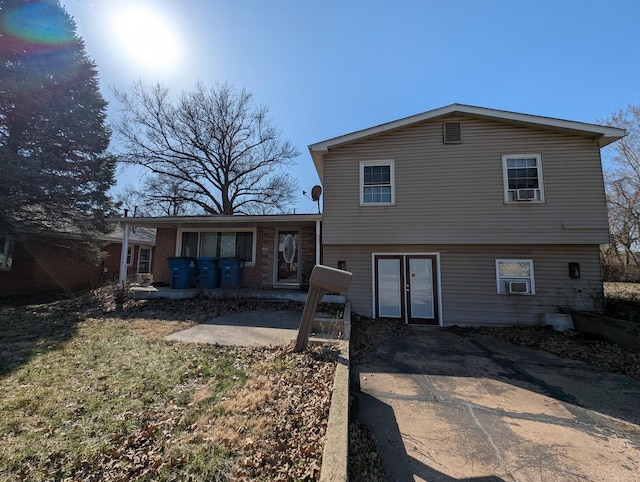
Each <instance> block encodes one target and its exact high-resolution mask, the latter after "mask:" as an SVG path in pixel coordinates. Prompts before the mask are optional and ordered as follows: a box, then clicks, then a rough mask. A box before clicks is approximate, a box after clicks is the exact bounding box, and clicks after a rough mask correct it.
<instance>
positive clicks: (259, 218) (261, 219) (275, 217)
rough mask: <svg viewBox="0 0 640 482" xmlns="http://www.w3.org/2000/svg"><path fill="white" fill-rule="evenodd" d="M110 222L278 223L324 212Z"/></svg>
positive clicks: (315, 217) (318, 218) (154, 224)
mask: <svg viewBox="0 0 640 482" xmlns="http://www.w3.org/2000/svg"><path fill="white" fill-rule="evenodd" d="M106 221H107V222H109V223H120V224H130V225H132V226H148V227H163V226H174V225H183V224H211V225H216V224H218V225H219V224H272V223H273V224H278V223H295V222H315V221H322V214H271V215H253V216H252V215H249V216H244V215H237V216H166V217H155V218H154V217H149V218H143V217H140V218H133V217H126V218H124V217H123V218H107V219H106Z"/></svg>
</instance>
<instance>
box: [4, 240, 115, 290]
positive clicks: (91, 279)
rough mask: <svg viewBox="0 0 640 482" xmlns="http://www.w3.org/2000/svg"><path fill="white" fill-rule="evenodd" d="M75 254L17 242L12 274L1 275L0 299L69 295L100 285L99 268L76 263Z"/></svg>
mask: <svg viewBox="0 0 640 482" xmlns="http://www.w3.org/2000/svg"><path fill="white" fill-rule="evenodd" d="M77 251H78V250H77V249H73V248H62V247H59V246H56V245H55V243H54V242H35V241H28V242H16V243H15V245H14V251H13V265H12V267H11V270H9V271H0V296H15V295H30V294H43V293H60V292H71V291H77V290H80V289H84V288H89V287H92V286H96V285H97V284H99V283H101V282H102V280H103V276H102V275H103V271H102V269H103V267H102V264H101V263H97V264H92V263H87V262H84V261H82V260H80V259H78V257H77V256H76V253H77Z"/></svg>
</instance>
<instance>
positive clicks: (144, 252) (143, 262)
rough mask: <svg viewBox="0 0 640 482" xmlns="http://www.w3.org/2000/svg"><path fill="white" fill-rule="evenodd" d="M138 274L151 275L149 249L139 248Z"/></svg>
mask: <svg viewBox="0 0 640 482" xmlns="http://www.w3.org/2000/svg"><path fill="white" fill-rule="evenodd" d="M137 272H138V273H151V248H143V247H140V252H139V253H138V271H137Z"/></svg>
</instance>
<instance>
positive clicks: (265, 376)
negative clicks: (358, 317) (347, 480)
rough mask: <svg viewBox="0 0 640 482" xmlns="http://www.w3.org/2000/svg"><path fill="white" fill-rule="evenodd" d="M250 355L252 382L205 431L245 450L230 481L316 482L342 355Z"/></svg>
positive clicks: (315, 351)
mask: <svg viewBox="0 0 640 482" xmlns="http://www.w3.org/2000/svg"><path fill="white" fill-rule="evenodd" d="M251 351H252V358H254V359H255V362H254V365H253V367H252V370H251V373H252V374H253V375H252V377H251V378H250V379H249V380H248V381H247V383H246V384H245V387H244V388H243V389H242V390H241V391H240V392H239V393H238V394H237V395H236V396H235V397H234V399H233V400H229V401H227V402H226V403H225V404H223V408H224V415H222V416H219V417H214V418H212V419H210V420H208V421H204V420H203V421H202V422H203V424H204V425H203V426H207V429H206V430H207V431H209V432H210V433H215V434H216V435H217V436H218V437H220V438H221V439H222V440H224V441H225V443H228V444H232V445H234V446H237V445H240V446H241V447H242V448H241V451H240V454H239V457H238V460H239V463H238V464H237V466H236V467H234V470H233V474H232V476H231V480H238V481H243V480H274V481H275V480H317V479H318V478H319V475H320V466H321V463H322V451H323V448H324V435H325V432H326V428H327V421H328V418H329V408H330V406H331V393H332V387H333V376H334V372H335V362H336V360H337V355H338V353H337V352H336V351H335V350H334V349H333V348H331V347H330V346H328V345H325V346H324V347H312V348H310V349H309V350H307V351H306V352H305V353H303V354H295V353H293V352H292V351H291V347H279V348H272V349H264V348H254V349H251ZM238 442H239V443H238Z"/></svg>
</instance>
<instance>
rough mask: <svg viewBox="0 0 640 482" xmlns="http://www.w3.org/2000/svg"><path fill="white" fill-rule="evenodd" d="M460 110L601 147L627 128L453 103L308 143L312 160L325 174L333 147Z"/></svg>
mask: <svg viewBox="0 0 640 482" xmlns="http://www.w3.org/2000/svg"><path fill="white" fill-rule="evenodd" d="M453 113H460V114H467V115H476V116H481V117H489V118H494V119H498V120H508V121H512V122H519V123H523V124H530V125H538V126H541V127H547V128H555V129H564V130H571V131H577V132H581V133H584V134H587V135H588V136H593V137H597V138H598V144H599V146H600V147H604V146H606V145H608V144H610V143H612V142H614V141H617V140H618V139H621V138H622V137H624V136H625V135H626V132H625V131H624V129H618V128H616V127H608V126H601V125H597V124H587V123H584V122H576V121H569V120H563V119H555V118H553V117H543V116H537V115H531V114H520V113H517V112H509V111H503V110H496V109H487V108H486V107H476V106H472V105H464V104H451V105H448V106H445V107H440V108H439V109H434V110H430V111H427V112H423V113H422V114H416V115H413V116H409V117H404V118H402V119H398V120H395V121H392V122H387V123H385V124H380V125H377V126H374V127H370V128H368V129H363V130H359V131H356V132H352V133H350V134H345V135H343V136H339V137H334V138H332V139H327V140H325V141H321V142H317V143H315V144H311V145H310V146H309V151H310V153H311V157H312V158H313V162H314V164H315V166H316V169H317V170H318V174H319V175H320V176H321V177H322V173H321V167H322V161H323V156H324V153H326V152H328V151H329V149H331V148H332V147H337V146H339V145H342V144H346V143H348V142H353V141H357V140H360V139H364V138H365V137H370V136H373V135H376V134H381V133H383V132H388V131H391V130H394V129H398V128H400V127H405V126H408V125H411V124H415V123H416V122H422V121H425V120H429V119H434V118H436V117H440V116H443V115H448V114H453Z"/></svg>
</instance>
